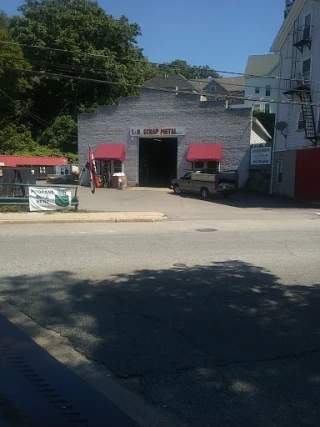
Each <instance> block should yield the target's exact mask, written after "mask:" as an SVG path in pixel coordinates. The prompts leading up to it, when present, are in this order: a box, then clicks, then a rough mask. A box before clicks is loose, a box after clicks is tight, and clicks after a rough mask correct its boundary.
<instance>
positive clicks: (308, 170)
mask: <svg viewBox="0 0 320 427" xmlns="http://www.w3.org/2000/svg"><path fill="white" fill-rule="evenodd" d="M319 165H320V148H317V149H315V148H313V149H305V150H298V151H297V158H296V180H295V190H294V197H295V198H296V199H300V200H310V201H320V166H319Z"/></svg>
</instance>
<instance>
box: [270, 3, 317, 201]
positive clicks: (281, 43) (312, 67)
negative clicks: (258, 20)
mask: <svg viewBox="0 0 320 427" xmlns="http://www.w3.org/2000/svg"><path fill="white" fill-rule="evenodd" d="M271 52H274V53H277V54H279V55H280V62H279V76H280V77H281V79H279V84H278V93H277V98H278V99H280V100H282V101H289V102H292V103H291V104H278V105H277V111H276V123H277V124H278V125H277V127H278V130H276V131H275V137H274V173H273V187H272V188H273V192H274V193H279V194H283V195H286V196H290V197H295V198H297V199H302V200H317V201H319V200H320V126H319V105H320V2H319V1H315V0H295V2H294V4H293V6H292V8H291V10H290V12H289V15H288V16H287V19H286V20H285V21H284V23H283V25H282V27H281V28H280V31H279V33H278V35H277V37H276V39H275V40H274V42H273V44H272V47H271ZM294 103H296V104H294ZM314 104H315V105H314Z"/></svg>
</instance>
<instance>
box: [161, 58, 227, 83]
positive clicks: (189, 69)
mask: <svg viewBox="0 0 320 427" xmlns="http://www.w3.org/2000/svg"><path fill="white" fill-rule="evenodd" d="M159 69H160V70H161V73H162V74H172V73H179V74H182V75H183V76H184V77H185V78H186V79H207V78H208V77H220V76H219V74H218V73H217V72H216V71H215V70H212V68H210V67H209V65H205V66H201V67H197V66H193V65H189V64H188V63H187V61H182V60H181V59H176V60H174V61H172V62H170V63H169V64H163V65H161V66H159Z"/></svg>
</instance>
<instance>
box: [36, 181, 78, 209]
mask: <svg viewBox="0 0 320 427" xmlns="http://www.w3.org/2000/svg"><path fill="white" fill-rule="evenodd" d="M70 205H71V190H68V189H67V188H56V187H46V188H44V187H29V207H30V211H31V212H36V211H55V210H57V209H65V208H68V207H69V206H70Z"/></svg>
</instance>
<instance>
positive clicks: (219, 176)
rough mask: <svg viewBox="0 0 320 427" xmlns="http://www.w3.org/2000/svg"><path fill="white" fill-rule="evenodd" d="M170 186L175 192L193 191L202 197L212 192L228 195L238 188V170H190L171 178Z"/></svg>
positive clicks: (212, 193) (206, 196) (204, 197)
mask: <svg viewBox="0 0 320 427" xmlns="http://www.w3.org/2000/svg"><path fill="white" fill-rule="evenodd" d="M171 187H172V189H173V191H174V193H175V194H181V193H194V194H199V195H200V196H201V197H202V198H203V199H207V198H208V197H209V196H210V195H214V194H223V195H229V194H231V193H234V192H235V191H236V190H237V189H238V172H237V171H218V172H214V173H212V172H209V171H208V170H201V171H197V172H192V171H190V172H187V173H186V174H185V175H184V176H182V177H181V178H176V179H173V180H172V185H171Z"/></svg>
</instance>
